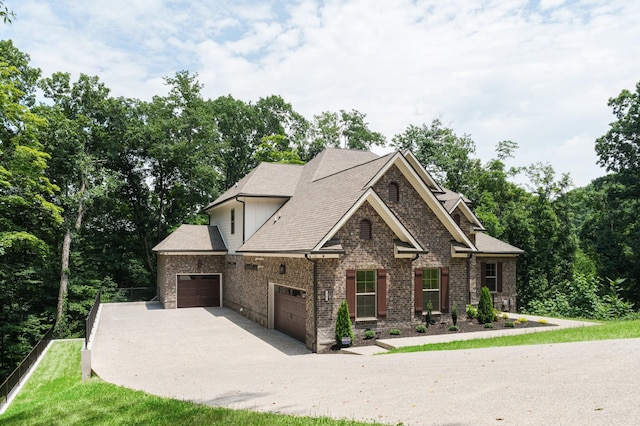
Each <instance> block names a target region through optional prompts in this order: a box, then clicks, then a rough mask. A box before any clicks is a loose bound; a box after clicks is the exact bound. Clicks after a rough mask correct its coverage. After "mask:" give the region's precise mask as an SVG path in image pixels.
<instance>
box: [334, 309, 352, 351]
mask: <svg viewBox="0 0 640 426" xmlns="http://www.w3.org/2000/svg"><path fill="white" fill-rule="evenodd" d="M343 337H348V338H350V339H351V343H353V340H354V337H353V328H352V327H351V318H349V305H347V301H346V300H343V301H342V302H341V303H340V307H339V308H338V316H337V318H336V344H337V345H338V346H339V347H343V346H349V345H343V344H342V338H343Z"/></svg>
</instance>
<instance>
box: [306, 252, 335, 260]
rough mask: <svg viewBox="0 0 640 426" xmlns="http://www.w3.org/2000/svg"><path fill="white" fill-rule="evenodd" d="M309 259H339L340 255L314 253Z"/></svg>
mask: <svg viewBox="0 0 640 426" xmlns="http://www.w3.org/2000/svg"><path fill="white" fill-rule="evenodd" d="M307 257H308V258H309V259H339V258H340V254H339V253H312V254H309V255H308V256H307Z"/></svg>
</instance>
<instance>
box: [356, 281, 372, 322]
mask: <svg viewBox="0 0 640 426" xmlns="http://www.w3.org/2000/svg"><path fill="white" fill-rule="evenodd" d="M375 317H376V271H356V318H375Z"/></svg>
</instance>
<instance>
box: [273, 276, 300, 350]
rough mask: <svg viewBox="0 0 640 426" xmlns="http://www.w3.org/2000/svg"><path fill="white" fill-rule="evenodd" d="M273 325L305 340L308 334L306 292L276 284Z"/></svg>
mask: <svg viewBox="0 0 640 426" xmlns="http://www.w3.org/2000/svg"><path fill="white" fill-rule="evenodd" d="M274 291H275V297H274V309H273V310H274V316H273V327H274V328H275V329H276V330H278V331H281V332H283V333H285V334H288V335H289V336H291V337H293V338H294V339H297V340H300V341H301V342H304V341H305V340H306V335H307V331H306V330H307V325H306V322H307V299H306V292H305V291H303V290H298V289H294V288H289V287H281V286H275V288H274Z"/></svg>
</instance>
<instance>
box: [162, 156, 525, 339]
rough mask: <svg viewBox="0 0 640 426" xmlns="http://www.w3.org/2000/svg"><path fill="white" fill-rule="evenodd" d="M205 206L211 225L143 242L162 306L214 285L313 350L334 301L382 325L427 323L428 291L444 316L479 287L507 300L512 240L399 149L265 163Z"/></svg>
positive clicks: (360, 319) (365, 324)
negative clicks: (151, 244)
mask: <svg viewBox="0 0 640 426" xmlns="http://www.w3.org/2000/svg"><path fill="white" fill-rule="evenodd" d="M206 211H207V212H208V213H209V215H210V218H211V219H210V225H208V226H194V225H183V226H182V227H180V228H179V229H178V230H176V231H175V232H174V233H172V234H171V235H170V236H169V237H167V238H166V239H165V240H164V241H162V242H161V243H160V244H158V246H156V247H155V248H154V250H155V251H156V252H157V253H158V296H159V298H160V300H161V302H162V303H163V305H164V307H165V308H176V307H179V306H192V305H191V304H190V303H195V305H196V306H197V305H198V303H199V302H198V300H202V303H203V304H206V303H208V302H207V301H210V300H213V299H210V298H209V299H207V297H208V296H206V295H205V293H206V294H209V293H210V289H209V285H210V284H211V283H214V282H215V283H218V285H219V290H217V288H218V287H216V291H219V292H220V295H219V297H220V299H219V300H220V305H222V306H225V307H227V308H230V309H233V310H235V311H237V312H240V313H241V314H242V315H244V316H246V317H247V318H249V319H251V320H253V321H255V322H256V323H258V324H261V325H262V326H264V327H268V328H276V329H279V330H281V331H283V332H285V333H287V334H289V335H291V336H293V337H295V338H297V339H299V340H301V341H303V342H305V344H306V346H307V347H308V348H309V349H311V350H313V351H318V350H320V349H322V348H323V347H325V346H328V345H331V344H333V343H334V342H333V340H334V328H335V318H336V313H337V310H338V307H339V305H340V303H341V302H342V300H347V301H348V303H349V311H350V314H351V316H352V321H353V322H354V327H355V328H356V329H361V328H362V329H363V328H373V329H380V330H382V329H388V328H392V327H404V326H408V325H416V324H418V323H420V322H422V321H424V317H423V314H424V311H425V308H426V305H427V303H428V302H429V303H431V306H432V308H433V311H434V312H435V313H436V314H440V315H445V316H446V315H449V313H450V310H451V307H452V306H453V305H454V304H456V305H457V306H458V307H459V308H460V309H464V306H466V305H467V304H469V303H471V304H476V303H477V302H478V300H479V296H480V289H481V287H482V286H485V285H486V286H488V287H489V288H490V290H491V293H492V295H493V298H494V305H495V306H496V307H497V308H502V309H504V310H513V309H514V308H515V306H516V305H515V302H516V300H515V297H516V273H515V272H516V257H517V256H518V255H519V254H521V253H522V251H521V250H520V249H518V248H516V247H513V246H511V245H509V244H507V243H505V242H502V241H499V240H497V239H495V238H492V237H491V236H489V235H487V234H486V233H485V231H484V228H483V227H482V224H481V223H480V222H479V220H478V219H477V217H476V216H475V215H474V214H473V212H472V210H471V208H470V203H469V201H468V200H466V199H465V198H464V197H463V196H462V195H460V194H456V193H453V192H451V191H448V190H446V189H444V188H442V187H440V186H439V185H438V184H437V183H436V182H435V181H434V180H433V179H432V178H431V176H430V175H429V174H428V172H427V171H426V170H425V169H424V168H423V167H422V166H421V165H420V164H419V163H418V161H417V159H416V158H415V156H413V154H412V153H410V152H396V153H392V154H388V155H386V156H383V157H378V156H377V155H375V154H373V153H371V152H363V151H351V150H340V149H328V150H325V151H323V152H322V153H320V154H319V155H318V156H317V157H316V158H314V159H313V160H312V161H310V162H309V163H307V164H306V165H284V164H270V163H262V164H261V165H260V166H258V167H257V168H256V169H254V170H253V171H252V172H251V173H249V174H248V175H247V176H246V177H245V178H243V179H242V180H241V181H239V182H238V183H237V184H236V185H234V187H233V188H231V189H229V190H228V191H227V192H225V193H224V194H223V195H222V196H220V197H219V198H218V199H217V200H215V201H214V202H213V203H211V204H210V205H209V206H208V207H207V208H206ZM181 286H183V287H184V290H181V288H182V287H181ZM181 294H182V295H181ZM199 298H201V299H199ZM181 299H182V300H181ZM185 300H189V302H185ZM215 300H218V299H215ZM185 303H187V304H186V305H185Z"/></svg>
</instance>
